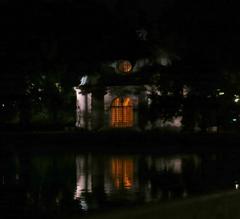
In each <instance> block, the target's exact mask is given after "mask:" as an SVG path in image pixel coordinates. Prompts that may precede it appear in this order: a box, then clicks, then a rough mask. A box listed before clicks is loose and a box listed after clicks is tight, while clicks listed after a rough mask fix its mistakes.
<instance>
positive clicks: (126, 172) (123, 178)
mask: <svg viewBox="0 0 240 219" xmlns="http://www.w3.org/2000/svg"><path fill="white" fill-rule="evenodd" d="M111 175H112V180H113V183H114V186H115V188H116V189H120V188H126V189H131V188H132V186H133V160H132V159H121V158H112V159H111Z"/></svg>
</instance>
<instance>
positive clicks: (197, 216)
mask: <svg viewBox="0 0 240 219" xmlns="http://www.w3.org/2000/svg"><path fill="white" fill-rule="evenodd" d="M239 203H240V192H238V191H231V192H226V193H219V194H214V195H209V196H203V197H198V198H192V199H185V200H183V201H175V202H171V203H164V204H153V205H146V206H142V207H136V208H131V209H121V210H117V211H111V212H108V213H102V214H92V215H89V216H87V217H86V219H128V218H129V219H145V218H149V219H150V218H151V219H239V218H240V208H239ZM77 218H78V217H77V216H75V217H72V218H71V219H77Z"/></svg>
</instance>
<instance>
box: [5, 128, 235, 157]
mask: <svg viewBox="0 0 240 219" xmlns="http://www.w3.org/2000/svg"><path fill="white" fill-rule="evenodd" d="M0 139H1V145H3V146H4V145H14V147H15V148H18V149H20V148H21V149H24V148H25V149H32V150H34V149H53V150H77V151H83V152H84V151H86V152H88V151H90V152H127V153H134V152H143V153H145V152H159V153H174V152H175V153H177V152H178V153H188V152H208V151H209V152H211V151H213V152H214V151H228V152H235V151H236V152H238V151H239V152H240V134H238V133H212V134H210V133H160V132H137V131H130V132H127V131H120V132H118V131H113V132H112V131H111V132H87V131H55V132H54V131H52V132H51V131H48V132H37V131H33V132H5V133H4V132H2V133H0Z"/></svg>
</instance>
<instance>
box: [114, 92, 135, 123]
mask: <svg viewBox="0 0 240 219" xmlns="http://www.w3.org/2000/svg"><path fill="white" fill-rule="evenodd" d="M111 126H112V127H132V126H133V104H132V101H131V99H130V98H129V97H127V98H124V99H121V98H119V97H117V98H115V99H114V100H113V101H112V104H111Z"/></svg>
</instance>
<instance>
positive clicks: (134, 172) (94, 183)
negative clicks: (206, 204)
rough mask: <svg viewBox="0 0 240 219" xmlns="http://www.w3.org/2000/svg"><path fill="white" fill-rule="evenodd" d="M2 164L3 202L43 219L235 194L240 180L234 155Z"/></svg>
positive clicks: (70, 157)
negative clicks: (220, 193)
mask: <svg viewBox="0 0 240 219" xmlns="http://www.w3.org/2000/svg"><path fill="white" fill-rule="evenodd" d="M0 164H1V165H0V168H1V172H0V177H1V186H2V187H3V188H4V190H3V191H4V192H5V193H4V197H6V200H5V202H6V203H9V206H11V207H12V206H16V208H17V206H21V208H20V207H19V209H25V211H26V212H28V214H30V215H31V214H32V215H34V214H36V212H37V214H39V215H41V216H43V217H44V215H46V214H47V215H55V216H56V215H60V213H61V212H66V213H68V212H83V211H91V210H93V209H104V208H111V207H113V206H114V207H115V206H123V205H125V206H129V205H130V204H139V203H146V202H152V201H160V200H161V201H164V200H169V199H175V198H185V197H187V196H189V195H190V196H191V195H196V194H203V193H204V192H209V191H214V190H220V189H226V188H232V189H239V180H240V164H239V156H238V155H235V154H234V155H232V154H231V155H225V154H224V155H223V154H201V155H181V156H178V155H175V156H158V155H141V154H140V155H136V154H135V155H99V154H98V155H96V154H78V155H75V154H61V155H52V154H51V155H44V156H43V155H34V156H33V155H26V154H24V155H21V156H17V154H9V156H1V159H0ZM6 194H8V195H6ZM2 197H3V196H2ZM13 200H15V201H13ZM16 203H17V204H16ZM9 209H10V207H9ZM26 209H27V210H26ZM0 210H1V206H0ZM15 210H16V209H15ZM15 212H17V211H15ZM32 215H31V216H32Z"/></svg>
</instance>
